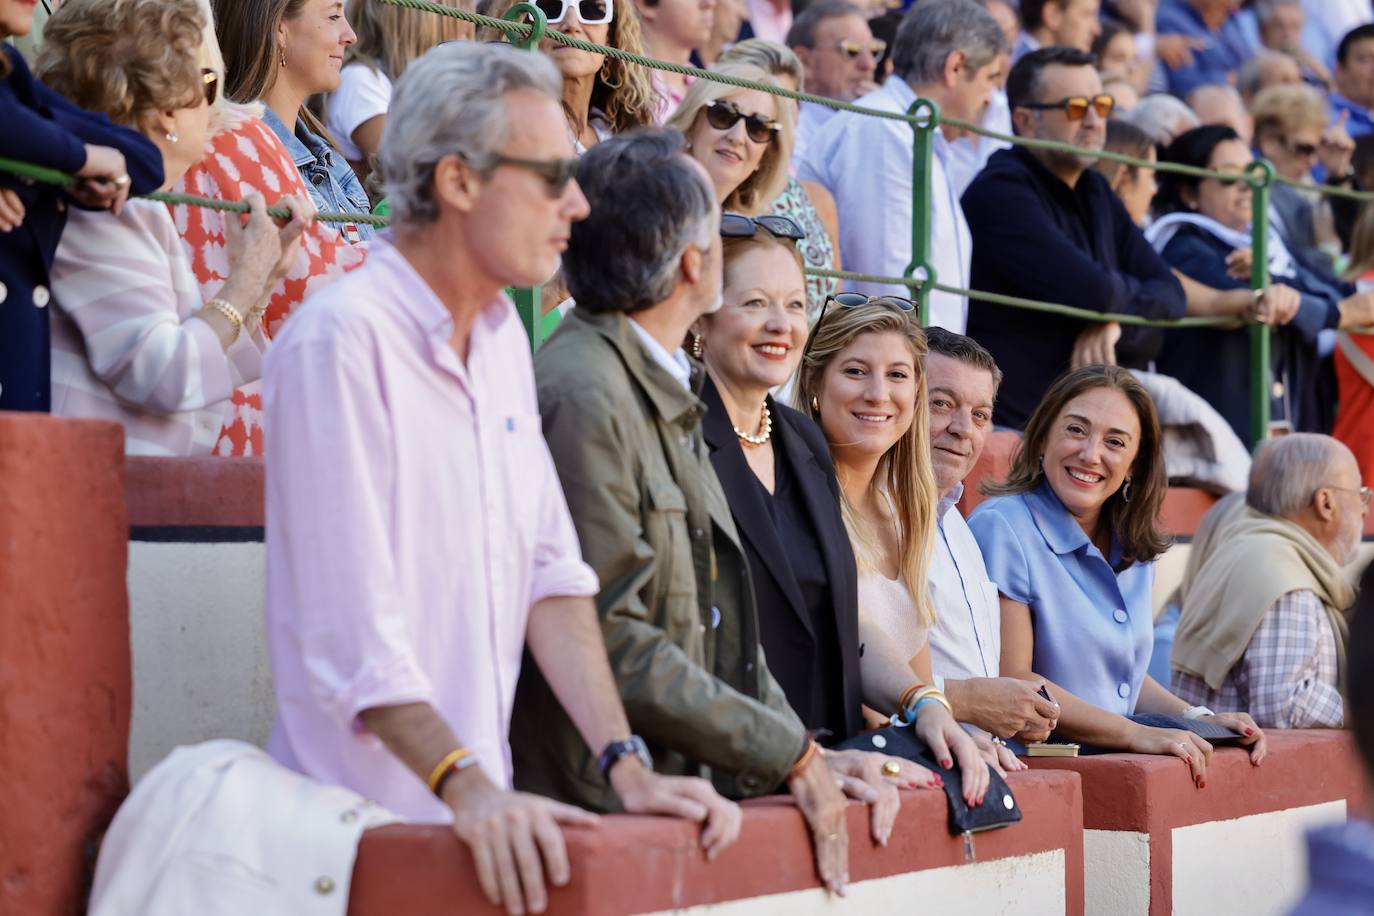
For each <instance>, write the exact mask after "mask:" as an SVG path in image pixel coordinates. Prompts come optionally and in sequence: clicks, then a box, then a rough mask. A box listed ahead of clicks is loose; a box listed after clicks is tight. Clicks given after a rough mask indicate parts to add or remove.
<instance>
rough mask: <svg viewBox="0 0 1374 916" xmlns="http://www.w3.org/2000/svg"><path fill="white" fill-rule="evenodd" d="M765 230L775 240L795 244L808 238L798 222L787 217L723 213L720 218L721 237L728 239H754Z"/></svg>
mask: <svg viewBox="0 0 1374 916" xmlns="http://www.w3.org/2000/svg"><path fill="white" fill-rule="evenodd" d="M760 229H763V230H764V231H765V232H768V233H769V234H771V235H772V236H773V237H774V238H780V239H788V240H790V241H793V242H797V241H801V240H802V239H804V238H806V233H805V232H802V228H801V226H798V225H797V223H796V220H793V219H792V218H791V217H787V216H745V215H744V214H743V213H722V214H721V216H720V235H721V238H726V239H752V238H753V237H754V233H756V232H758V231H759V230H760Z"/></svg>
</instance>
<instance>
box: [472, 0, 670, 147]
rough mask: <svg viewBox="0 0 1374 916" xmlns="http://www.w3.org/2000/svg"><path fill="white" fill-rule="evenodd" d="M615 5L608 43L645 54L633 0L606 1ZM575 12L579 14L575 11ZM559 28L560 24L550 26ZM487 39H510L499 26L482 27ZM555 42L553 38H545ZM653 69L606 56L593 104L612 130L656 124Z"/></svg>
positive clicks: (495, 7) (503, 9)
mask: <svg viewBox="0 0 1374 916" xmlns="http://www.w3.org/2000/svg"><path fill="white" fill-rule="evenodd" d="M517 2H519V0H496V2H494V3H493V4H492V5H491V8H490V9H489V10H487V11H486V15H488V16H491V17H493V18H495V19H504V18H505V17H506V13H508V12H510V8H511V7H513V6H515V4H516V3H517ZM606 2H608V3H614V4H615V13H614V15H613V17H612V18H611V27H610V29H608V30H607V32H606V46H607V47H610V48H615V49H616V50H618V51H625V52H627V53H629V54H640V55H642V54H644V40H643V38H642V32H641V29H640V25H639V14H638V13H636V12H635V9H634V4H633V2H632V0H606ZM573 15H576V13H574V14H573ZM550 28H553V29H557V28H558V26H550ZM477 37H478V38H479V39H481V40H483V41H508V40H509V36H507V35H506V33H505V32H502V31H500V30H499V29H490V28H482V29H479V30H478V36H477ZM545 40H546V41H550V42H551V41H552V39H545ZM651 72H652V71H650V70H648V69H646V68H644V67H641V66H638V65H637V64H632V63H629V62H627V61H623V60H620V59H619V58H615V57H606V59H605V60H604V61H603V62H602V64H601V69H600V70H599V71H598V72H597V74H596V83H595V85H593V87H592V107H593V108H596V109H597V110H599V111H600V112H601V113H602V114H604V115H605V116H606V121H607V123H608V124H610V127H611V133H613V134H623V133H625V132H626V131H629V130H634V129H635V128H636V127H648V126H649V125H651V124H653V123H654V112H655V111H657V110H658V106H659V103H660V102H661V99H660V98H659V95H658V93H657V92H655V91H654V84H653V80H652V78H651V77H650V73H651ZM577 114H581V115H585V114H586V112H577V113H574V112H567V115H568V120H569V122H571V121H572V119H573V118H574V117H575V116H576V115H577Z"/></svg>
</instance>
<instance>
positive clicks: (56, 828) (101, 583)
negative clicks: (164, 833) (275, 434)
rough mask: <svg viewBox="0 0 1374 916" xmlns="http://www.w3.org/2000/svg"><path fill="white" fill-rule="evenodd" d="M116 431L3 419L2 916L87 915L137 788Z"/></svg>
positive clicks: (23, 417) (120, 438)
mask: <svg viewBox="0 0 1374 916" xmlns="http://www.w3.org/2000/svg"><path fill="white" fill-rule="evenodd" d="M123 463H124V431H123V430H122V429H121V428H120V427H119V425H118V424H116V423H105V422H99V421H90V420H63V419H58V418H55V417H49V416H44V415H38V414H28V413H26V414H18V413H0V775H3V779H0V875H3V880H2V881H0V913H14V914H21V913H22V914H30V913H34V914H38V913H42V914H47V913H53V914H57V913H77V912H81V911H82V909H83V908H84V903H83V901H84V899H85V894H86V889H87V887H88V881H89V877H90V868H91V866H92V865H93V864H94V853H95V848H96V843H97V842H98V840H99V837H100V834H101V833H102V832H103V831H104V829H105V827H106V826H107V825H108V824H109V822H110V819H111V818H112V817H113V816H114V812H115V809H116V807H117V806H118V805H119V803H120V801H122V800H123V798H124V795H125V793H127V792H128V787H129V779H128V771H127V768H126V764H125V749H126V742H127V741H128V733H129V692H130V672H129V667H130V666H129V651H128V645H129V605H128V602H127V600H126V598H125V594H124V564H125V557H126V551H127V546H128V542H127V536H128V535H127V527H128V526H127V523H126V521H125V516H124V501H123V494H122V489H121V483H120V472H121V469H122V467H123Z"/></svg>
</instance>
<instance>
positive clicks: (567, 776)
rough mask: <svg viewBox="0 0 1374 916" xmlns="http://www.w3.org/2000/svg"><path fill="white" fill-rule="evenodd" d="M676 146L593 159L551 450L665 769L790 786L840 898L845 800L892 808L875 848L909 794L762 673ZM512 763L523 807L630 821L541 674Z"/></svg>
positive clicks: (706, 251)
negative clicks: (876, 781)
mask: <svg viewBox="0 0 1374 916" xmlns="http://www.w3.org/2000/svg"><path fill="white" fill-rule="evenodd" d="M681 145H682V140H681V137H680V136H679V135H677V134H676V133H672V132H666V131H640V132H636V133H634V134H628V135H623V136H619V137H614V138H612V139H610V140H607V141H603V142H602V143H600V144H598V145H596V146H595V147H593V148H592V150H591V151H590V152H588V153H587V155H586V156H585V157H584V158H583V159H582V161H581V163H580V165H579V167H578V173H577V178H578V181H579V183H580V184H581V185H582V188H583V192H584V193H585V194H586V196H587V198H588V200H589V201H590V203H591V215H590V216H589V217H588V219H586V220H584V221H583V222H580V223H577V224H574V226H573V229H572V239H571V244H570V247H569V250H568V252H567V254H566V255H565V256H564V261H563V269H564V273H565V276H566V278H567V281H568V286H569V289H570V290H571V292H572V294H573V296H574V297H575V299H576V301H577V303H578V304H577V307H576V308H575V309H574V310H573V311H572V313H571V314H570V315H569V317H568V318H566V319H565V320H564V321H563V322H562V324H561V325H560V326H559V328H558V330H557V331H555V332H554V334H553V336H552V337H551V338H550V339H549V341H548V342H547V343H545V344H544V346H543V347H542V348H541V349H540V351H539V353H538V354H537V355H536V358H535V376H536V379H537V381H538V388H539V409H540V414H541V415H542V419H543V426H544V436H545V439H546V440H547V441H548V445H549V450H550V451H551V452H552V454H553V459H554V463H555V465H556V466H557V468H558V474H559V478H560V480H561V481H562V484H563V488H564V492H565V493H566V495H567V500H568V508H569V509H570V510H571V513H572V516H573V522H574V524H575V525H576V527H577V532H578V536H579V538H580V540H581V544H582V552H583V558H584V559H585V560H586V562H587V563H589V564H591V566H592V568H593V569H595V570H596V573H597V575H598V576H599V578H600V582H601V591H600V594H599V595H598V596H597V599H596V605H597V612H598V613H599V614H600V617H601V624H602V632H603V635H604V636H605V639H606V648H607V651H608V654H609V656H610V659H611V667H612V669H613V671H614V673H615V676H616V680H617V684H618V686H619V688H620V695H621V698H622V700H623V702H624V704H625V710H626V712H627V713H628V714H629V717H630V726H631V728H632V729H634V730H635V731H636V732H637V733H638V734H639V735H640V736H642V737H643V739H645V741H646V742H647V746H648V751H649V752H650V753H651V755H652V761H653V766H654V769H656V770H657V771H659V772H661V773H669V774H693V775H698V774H699V775H706V776H710V777H711V778H712V779H713V780H714V782H715V784H716V786H717V788H718V789H720V791H721V792H722V793H723V794H726V795H729V796H733V797H737V798H738V797H743V796H751V795H762V794H765V793H769V792H773V791H775V790H778V789H779V788H780V787H784V786H785V787H786V788H787V789H789V790H790V791H791V792H792V794H793V796H794V798H795V799H796V801H797V804H798V805H799V807H800V808H801V809H802V812H803V814H804V815H805V816H806V818H807V821H808V822H809V824H810V826H811V828H812V833H813V835H814V837H815V840H816V855H817V862H818V866H819V870H820V874H821V878H822V880H823V881H824V882H825V883H826V884H827V885H828V886H830V887H831V888H833V889H839V888H841V887H842V886H843V884H844V882H845V880H846V875H845V872H846V870H847V861H848V853H847V844H848V840H847V836H846V833H845V829H844V819H843V811H844V806H845V802H844V797H843V794H842V792H841V790H840V788H838V786H837V783H838V784H839V785H843V786H845V789H846V791H849V792H850V793H851V794H852V795H854V796H855V797H859V798H863V799H865V800H870V801H875V802H879V803H881V804H885V805H888V806H889V807H890V809H891V810H890V812H888V813H885V814H884V815H883V816H882V817H881V818H880V817H879V816H878V815H877V813H875V816H874V831H875V835H876V836H877V838H878V839H880V840H885V839H886V835H887V832H888V831H889V830H890V824H891V818H892V817H895V814H896V806H897V804H898V803H897V802H896V792H895V790H893V789H892V788H891V786H887V785H883V786H879V787H874V786H872V785H871V784H870V783H866V782H864V781H861V780H859V779H855V778H852V776H851V775H847V774H846V772H845V771H844V770H843V764H840V763H837V762H836V761H838V760H840V759H841V758H842V757H843V755H838V756H836V757H827V756H826V755H822V754H819V753H816V752H815V745H814V742H813V741H812V740H811V738H810V736H809V735H808V734H807V733H806V730H805V728H804V727H803V725H802V723H801V720H800V719H799V718H798V717H797V715H796V713H794V712H793V711H792V709H791V707H790V706H788V704H787V700H786V697H785V696H784V694H783V691H782V688H781V687H779V685H778V683H777V682H776V681H775V680H774V679H773V676H772V675H771V674H770V673H769V672H768V668H767V666H766V665H765V664H764V659H763V653H762V650H761V648H760V643H759V634H758V621H757V615H756V613H755V609H754V597H753V586H752V585H751V583H750V579H749V567H748V562H747V560H746V559H745V555H744V552H743V550H742V548H741V546H740V540H739V536H738V534H737V533H736V530H735V526H734V522H733V520H732V519H731V515H730V508H729V506H728V505H727V504H726V501H725V496H724V493H723V492H722V491H721V488H720V483H719V481H718V480H717V479H716V476H715V472H714V470H713V469H712V467H711V462H710V458H709V456H708V453H707V448H706V444H705V442H704V441H703V438H702V434H701V426H700V421H701V417H702V415H703V413H704V412H705V407H704V405H703V404H702V402H701V401H700V399H699V398H698V397H697V392H698V391H699V390H700V386H701V383H702V379H703V376H702V370H701V367H700V365H699V364H696V363H693V362H692V361H690V360H689V359H688V358H687V357H686V355H685V354H684V353H683V352H682V350H681V347H680V346H679V345H680V343H681V341H682V340H683V339H684V338H685V336H686V333H687V328H688V327H689V326H690V325H691V324H692V322H693V321H695V320H696V319H697V318H698V317H699V316H701V315H702V314H707V313H710V312H712V311H715V309H717V308H719V306H720V290H721V244H720V237H719V226H720V212H719V209H718V206H717V204H716V201H715V196H714V193H713V192H712V190H711V185H710V183H709V180H708V179H707V177H706V173H705V171H704V170H703V169H702V168H701V167H700V166H699V165H698V164H697V163H696V162H695V161H693V160H692V159H690V158H689V157H687V156H686V155H684V154H683V153H682V151H681ZM511 749H512V754H513V757H514V764H515V782H516V785H517V786H519V787H520V788H521V789H524V790H527V791H533V792H539V793H541V794H546V795H551V796H553V797H556V798H560V799H564V800H566V801H570V802H574V803H576V804H579V805H583V806H585V807H588V808H591V809H594V810H601V811H617V810H619V802H618V800H617V798H616V796H615V794H614V793H613V792H612V791H611V790H610V788H609V786H608V785H607V783H606V780H605V779H604V778H603V776H602V772H603V771H604V769H605V765H606V761H605V760H601V761H598V760H595V759H593V758H592V756H591V755H590V753H589V752H588V751H587V749H586V746H585V744H584V743H583V742H582V741H580V740H579V738H578V734H577V731H576V729H574V728H573V726H572V723H571V722H570V721H569V720H568V717H567V715H566V714H565V713H564V712H563V710H562V708H561V707H560V705H559V703H558V702H557V700H556V699H555V698H554V696H553V694H552V692H551V691H550V690H549V689H548V687H547V686H546V685H545V684H544V682H543V678H542V677H541V676H540V674H539V671H538V668H537V666H536V665H535V664H532V663H529V662H528V661H527V663H526V664H525V665H524V667H523V669H522V672H521V678H520V686H519V688H518V690H517V693H516V699H515V707H514V715H513V721H512V724H511ZM869 756H873V755H869ZM828 761H830V762H828ZM832 766H835V767H836V770H832V769H831V767H832ZM884 790H886V791H887V792H890V798H889V797H881V798H880V795H882V794H883V791H884ZM875 807H876V806H875ZM889 814H890V816H889ZM879 821H882V823H881V824H880V823H879Z"/></svg>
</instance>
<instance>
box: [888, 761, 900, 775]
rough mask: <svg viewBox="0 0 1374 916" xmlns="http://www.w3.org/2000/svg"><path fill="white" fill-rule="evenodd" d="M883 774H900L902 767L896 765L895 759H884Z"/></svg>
mask: <svg viewBox="0 0 1374 916" xmlns="http://www.w3.org/2000/svg"><path fill="white" fill-rule="evenodd" d="M883 775H884V776H901V775H902V768H901V766H899V765H898V763H897V761H895V760H886V761H884V762H883Z"/></svg>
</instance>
